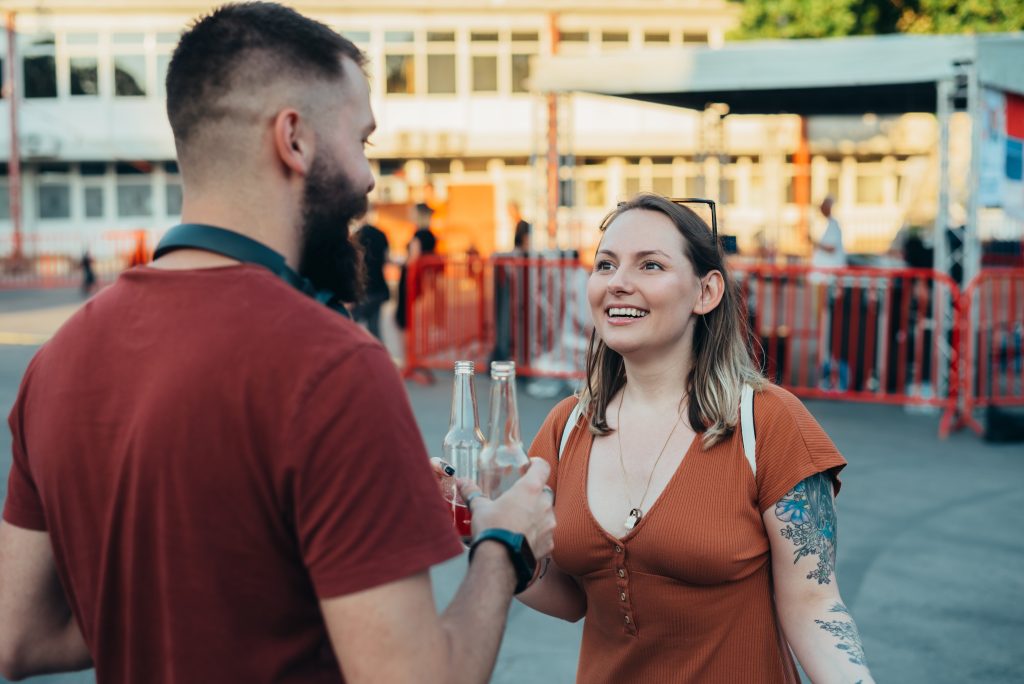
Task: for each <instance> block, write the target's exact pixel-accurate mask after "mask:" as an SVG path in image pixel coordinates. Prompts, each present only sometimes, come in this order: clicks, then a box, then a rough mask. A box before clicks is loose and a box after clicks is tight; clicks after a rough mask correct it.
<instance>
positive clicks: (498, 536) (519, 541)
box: [469, 527, 537, 594]
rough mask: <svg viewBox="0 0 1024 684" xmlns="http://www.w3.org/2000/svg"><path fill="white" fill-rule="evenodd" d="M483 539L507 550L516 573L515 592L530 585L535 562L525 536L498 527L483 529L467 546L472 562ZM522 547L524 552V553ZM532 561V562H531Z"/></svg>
mask: <svg viewBox="0 0 1024 684" xmlns="http://www.w3.org/2000/svg"><path fill="white" fill-rule="evenodd" d="M485 541H496V542H498V543H500V544H502V545H503V546H504V547H505V549H506V550H507V551H508V557H509V560H510V561H511V562H512V569H513V570H515V573H516V588H515V592H514V593H516V594H518V593H519V592H521V591H523V590H524V589H526V588H527V587H528V586H530V583H531V582H532V581H533V575H534V572H535V570H536V566H537V563H536V561H534V560H533V553H532V551H530V543H529V542H527V541H526V537H524V536H523V535H522V534H519V533H518V532H512V531H510V530H505V529H502V528H500V527H491V528H489V529H486V530H484V531H483V532H481V533H480V534H479V535H477V537H476V539H474V540H473V544H472V545H471V546H470V547H469V562H470V563H472V562H473V554H474V553H475V552H476V548H477V547H478V546H479V545H480V544H481V543H483V542H485ZM524 547H525V549H526V553H524V552H523V551H524ZM531 561H532V562H531Z"/></svg>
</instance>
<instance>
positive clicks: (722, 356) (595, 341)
mask: <svg viewBox="0 0 1024 684" xmlns="http://www.w3.org/2000/svg"><path fill="white" fill-rule="evenodd" d="M635 209H643V210H646V211H657V212H660V213H662V214H664V215H665V216H667V217H668V218H669V219H670V220H671V221H672V223H673V224H674V225H675V227H676V229H678V230H679V232H680V234H682V236H683V238H684V241H685V250H684V253H685V254H686V258H687V259H689V260H690V263H691V264H692V265H693V270H694V271H695V273H696V274H697V277H699V278H703V277H704V276H705V275H707V274H708V273H710V272H711V271H719V272H720V273H721V274H722V279H723V281H724V284H725V289H724V293H723V295H722V301H721V302H719V304H718V306H716V307H715V308H714V309H712V310H711V311H709V312H708V313H706V314H703V315H702V316H701V318H703V320H702V321H697V322H696V323H697V324H696V325H695V326H694V332H693V367H692V368H691V370H690V375H689V377H688V378H686V396H688V397H689V399H690V401H689V409H688V419H689V422H690V426H691V427H692V428H693V429H694V430H695V431H697V432H701V433H703V442H704V446H705V448H707V447H710V446H712V445H713V444H715V443H717V442H719V441H721V440H722V439H724V438H725V437H727V436H728V435H729V434H730V433H732V431H733V430H734V429H735V428H736V422H737V420H738V418H739V416H738V408H739V404H740V392H741V391H742V388H743V385H744V383H746V384H748V385H751V386H753V387H754V389H761V387H762V386H763V385H764V384H765V383H766V382H767V381H766V380H765V379H764V377H763V376H762V375H761V373H760V372H759V371H758V370H757V368H756V367H755V365H754V362H753V359H752V358H751V355H750V347H749V339H750V338H749V331H748V326H747V321H746V316H745V309H744V307H743V306H742V304H741V300H740V296H739V289H738V288H737V286H736V283H735V282H734V281H733V279H732V277H731V276H730V275H729V271H728V270H727V269H726V267H725V259H724V257H723V255H722V250H721V249H720V247H719V245H718V244H717V242H716V240H715V239H714V237H713V236H712V234H711V229H710V228H709V227H708V225H707V224H706V223H705V222H704V221H703V220H702V219H701V218H700V216H698V215H697V214H695V213H694V212H693V211H692V210H691V209H689V208H688V207H686V206H684V205H682V204H677V203H676V202H673V201H672V200H670V199H667V198H665V197H662V196H661V195H656V194H653V193H646V192H645V193H640V194H638V195H636V196H634V197H633V198H632V199H631V200H629V201H628V202H621V203H620V204H619V205H618V207H616V208H615V210H614V211H612V212H610V213H609V214H608V215H607V216H605V217H604V220H603V221H601V227H600V230H601V232H602V233H603V232H604V231H606V230H607V229H608V226H610V225H611V223H612V221H614V220H615V219H616V218H617V217H619V216H620V215H621V214H623V213H625V212H627V211H633V210H635ZM625 384H626V369H625V365H624V364H623V361H622V356H620V355H619V353H618V352H616V351H614V350H612V349H610V348H609V347H608V346H607V345H606V344H605V343H604V341H603V340H601V339H600V338H598V337H597V333H596V331H593V332H591V334H590V344H589V346H588V347H587V383H586V385H585V386H584V388H583V391H582V393H581V394H580V399H579V402H580V407H581V409H582V410H583V412H584V414H589V415H590V431H591V432H593V433H594V434H597V435H607V434H609V433H610V432H612V430H611V428H609V427H608V417H607V410H608V403H609V402H610V401H611V399H612V397H614V396H615V394H616V393H617V392H618V391H619V390H620V389H622V387H623V386H624V385H625Z"/></svg>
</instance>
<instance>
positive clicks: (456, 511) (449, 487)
mask: <svg viewBox="0 0 1024 684" xmlns="http://www.w3.org/2000/svg"><path fill="white" fill-rule="evenodd" d="M473 370H474V369H473V362H472V361H456V362H455V381H454V383H453V385H452V413H451V419H450V420H449V421H448V433H447V434H446V435H445V436H444V444H443V445H442V453H443V458H444V460H445V461H447V462H448V463H449V464H450V465H451V466H452V467H453V468H455V475H454V477H450V478H448V479H447V480H446V482H445V495H446V497H447V499H448V502H449V504H450V505H451V508H452V520H453V521H454V522H455V527H456V529H457V530H458V531H459V534H460V535H462V536H463V537H469V536H471V526H470V514H469V509H468V508H467V507H466V503H465V502H464V501H463V500H462V497H461V496H459V488H458V486H457V485H456V482H455V478H465V479H468V480H476V479H477V460H478V459H479V457H480V452H481V451H482V450H483V447H484V434H483V432H481V431H480V418H479V415H478V413H477V409H476V388H475V386H474V384H473Z"/></svg>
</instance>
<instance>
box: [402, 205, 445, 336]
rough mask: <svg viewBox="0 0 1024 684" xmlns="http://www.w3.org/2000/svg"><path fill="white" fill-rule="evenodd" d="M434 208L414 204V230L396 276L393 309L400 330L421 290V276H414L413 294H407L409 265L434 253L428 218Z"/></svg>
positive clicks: (435, 241)
mask: <svg viewBox="0 0 1024 684" xmlns="http://www.w3.org/2000/svg"><path fill="white" fill-rule="evenodd" d="M433 214H434V210H433V209H431V208H430V205H428V204H426V203H425V202H420V203H419V204H417V205H416V208H415V216H416V232H415V233H413V236H412V239H411V240H409V244H408V245H407V246H406V250H405V251H406V256H405V263H404V264H402V272H401V275H400V276H399V278H398V307H397V308H396V309H395V323H396V324H397V325H398V327H399V329H400V330H405V329H406V327H407V326H408V324H409V307H410V306H411V305H412V304H413V303H414V302H415V301H416V298H417V297H419V294H420V292H421V287H420V286H421V284H422V276H421V277H418V278H416V280H414V281H413V283H412V292H413V296H412V297H411V298H410V296H409V287H410V286H409V267H410V266H412V264H413V263H415V262H416V260H417V259H419V258H420V257H422V256H426V255H428V254H434V253H435V251H436V250H437V236H436V235H434V232H433V231H432V230H431V229H430V218H431V216H433Z"/></svg>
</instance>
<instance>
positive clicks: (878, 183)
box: [857, 174, 885, 204]
mask: <svg viewBox="0 0 1024 684" xmlns="http://www.w3.org/2000/svg"><path fill="white" fill-rule="evenodd" d="M884 180H885V179H884V178H883V177H882V176H879V175H876V174H872V175H865V176H857V204H884V203H885V182H884Z"/></svg>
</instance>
